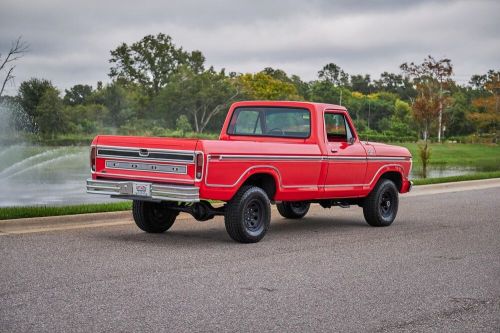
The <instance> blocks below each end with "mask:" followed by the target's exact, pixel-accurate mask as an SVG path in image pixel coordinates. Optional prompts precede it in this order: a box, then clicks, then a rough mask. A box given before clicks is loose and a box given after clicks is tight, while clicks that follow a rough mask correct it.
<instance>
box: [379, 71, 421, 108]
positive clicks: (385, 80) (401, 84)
mask: <svg viewBox="0 0 500 333" xmlns="http://www.w3.org/2000/svg"><path fill="white" fill-rule="evenodd" d="M374 91H385V92H390V93H394V94H397V95H398V96H399V98H401V99H402V100H404V101H411V100H413V99H414V98H415V96H416V95H417V92H416V90H415V88H414V87H413V84H412V82H411V81H410V79H409V78H408V77H403V75H401V74H394V73H389V72H383V73H382V74H380V79H379V80H375V81H374Z"/></svg>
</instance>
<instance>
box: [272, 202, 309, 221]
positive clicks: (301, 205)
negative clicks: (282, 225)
mask: <svg viewBox="0 0 500 333" xmlns="http://www.w3.org/2000/svg"><path fill="white" fill-rule="evenodd" d="M310 206H311V204H310V203H309V202H305V201H283V202H281V203H279V204H277V205H276V207H277V208H278V212H279V213H280V214H281V216H283V217H285V218H287V219H300V218H303V217H304V216H305V215H306V214H307V212H308V211H309V207H310Z"/></svg>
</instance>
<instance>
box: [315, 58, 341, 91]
mask: <svg viewBox="0 0 500 333" xmlns="http://www.w3.org/2000/svg"><path fill="white" fill-rule="evenodd" d="M318 78H319V79H320V80H322V81H327V82H329V83H331V84H333V85H336V86H347V85H349V74H347V73H346V72H344V71H343V70H342V68H340V66H338V65H336V64H334V63H329V64H326V65H325V66H324V67H323V68H322V69H321V70H320V71H319V72H318Z"/></svg>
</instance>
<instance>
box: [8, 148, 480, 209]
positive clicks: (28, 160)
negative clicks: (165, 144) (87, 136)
mask: <svg viewBox="0 0 500 333" xmlns="http://www.w3.org/2000/svg"><path fill="white" fill-rule="evenodd" d="M88 159H89V150H88V148H87V147H44V146H31V145H13V146H9V147H0V207H5V206H23V205H68V204H81V203H99V202H113V201H118V199H111V198H109V197H106V196H98V195H88V194H87V193H86V192H85V180H86V179H87V178H88V177H89V176H90V170H89V161H88ZM474 171H475V169H474V168H470V167H452V168H443V167H442V168H434V169H433V168H431V169H430V170H429V171H428V176H429V177H430V178H433V177H443V176H456V175H464V174H468V173H473V172H474ZM412 177H413V178H420V177H421V171H420V170H413V171H412Z"/></svg>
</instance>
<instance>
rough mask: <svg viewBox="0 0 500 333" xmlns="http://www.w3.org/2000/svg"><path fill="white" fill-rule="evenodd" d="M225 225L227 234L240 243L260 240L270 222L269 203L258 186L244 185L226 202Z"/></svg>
mask: <svg viewBox="0 0 500 333" xmlns="http://www.w3.org/2000/svg"><path fill="white" fill-rule="evenodd" d="M224 222H225V225H226V230H227V233H228V234H229V236H230V237H231V238H232V239H234V240H235V241H237V242H240V243H256V242H258V241H260V240H261V239H262V238H263V237H264V235H265V234H266V232H267V230H268V229H269V224H270V222H271V204H270V202H269V198H268V197H267V194H266V192H264V190H262V189H261V188H260V187H256V186H244V187H242V188H241V189H240V190H239V191H238V193H236V195H235V196H234V198H233V199H231V201H230V202H229V203H228V204H227V208H226V213H225V220H224Z"/></svg>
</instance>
